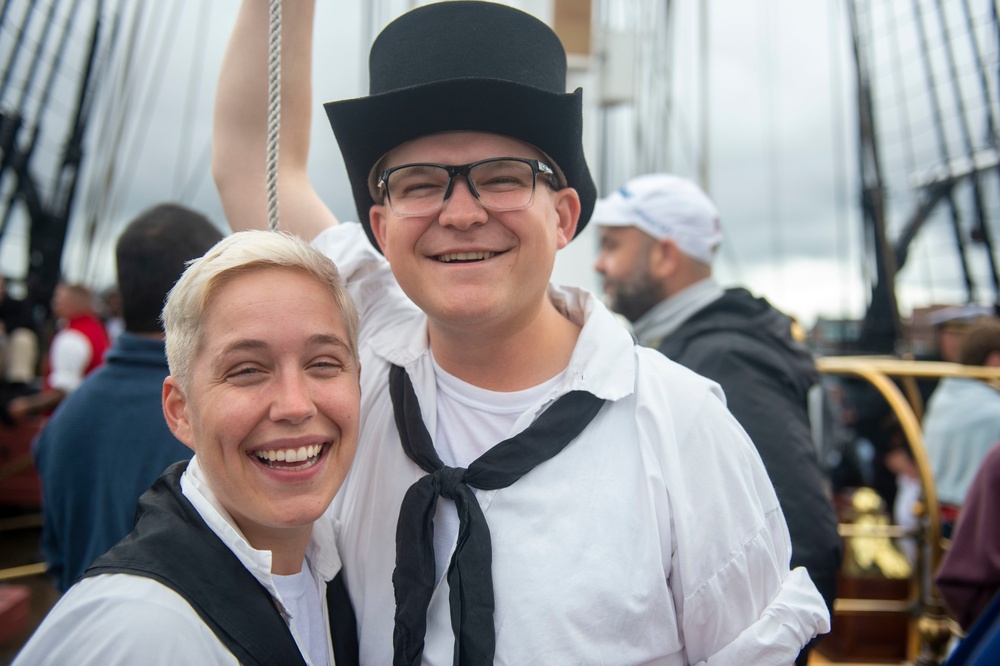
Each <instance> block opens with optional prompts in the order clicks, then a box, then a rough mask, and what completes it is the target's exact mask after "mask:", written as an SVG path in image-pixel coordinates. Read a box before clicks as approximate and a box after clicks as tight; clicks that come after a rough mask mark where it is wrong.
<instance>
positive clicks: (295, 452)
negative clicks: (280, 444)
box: [254, 444, 323, 463]
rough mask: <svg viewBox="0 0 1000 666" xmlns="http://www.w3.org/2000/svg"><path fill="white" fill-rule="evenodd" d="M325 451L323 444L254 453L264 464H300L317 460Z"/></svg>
mask: <svg viewBox="0 0 1000 666" xmlns="http://www.w3.org/2000/svg"><path fill="white" fill-rule="evenodd" d="M322 451H323V446H322V445H321V444H311V445H309V446H300V447H299V448H297V449H271V450H270V451H254V455H255V456H257V457H258V458H259V459H260V460H261V461H262V462H265V463H273V462H284V463H300V462H306V461H309V460H312V459H315V458H316V457H318V456H319V454H320V453H321V452H322Z"/></svg>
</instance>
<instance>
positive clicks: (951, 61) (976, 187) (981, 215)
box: [937, 0, 1000, 293]
mask: <svg viewBox="0 0 1000 666" xmlns="http://www.w3.org/2000/svg"><path fill="white" fill-rule="evenodd" d="M937 7H938V15H939V16H940V18H941V20H940V24H941V38H942V39H943V40H944V47H945V54H946V56H947V62H948V69H949V72H950V73H951V87H952V92H953V93H954V95H955V107H956V109H957V111H958V117H959V123H958V125H959V129H961V133H962V142H963V144H964V145H965V152H966V157H967V159H968V160H969V161H970V163H971V164H972V165H973V170H972V172H971V173H970V174H969V177H970V178H971V179H972V198H973V212H974V214H975V224H976V228H978V229H983V230H985V228H986V211H985V207H984V205H983V191H982V187H981V184H980V180H981V178H980V173H978V172H977V171H976V170H975V159H976V156H975V147H974V146H973V143H972V130H971V128H970V127H969V118H968V115H967V114H966V109H965V100H964V99H963V98H962V90H961V88H960V87H959V81H958V68H957V67H956V65H955V51H954V49H953V42H952V39H951V34H950V30H949V27H948V18H947V16H945V13H944V6H943V4H942V3H941V0H937ZM971 38H972V40H973V42H975V38H976V36H975V35H974V34H973V35H971ZM986 249H987V254H988V258H989V266H990V273H991V277H992V278H993V286H994V293H998V292H1000V280H998V278H997V265H996V259H995V258H994V256H993V252H992V247H991V246H990V244H989V242H988V240H987V245H986Z"/></svg>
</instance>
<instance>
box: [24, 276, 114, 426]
mask: <svg viewBox="0 0 1000 666" xmlns="http://www.w3.org/2000/svg"><path fill="white" fill-rule="evenodd" d="M52 313H53V314H54V315H55V316H56V317H57V318H58V319H59V320H60V321H61V322H62V326H61V328H60V330H59V332H58V333H56V334H55V336H53V338H52V343H51V344H50V345H49V354H48V359H47V360H46V372H45V377H44V381H43V385H42V390H41V391H39V392H38V393H34V394H31V395H26V396H21V397H19V398H15V399H14V400H11V401H10V403H9V404H8V406H7V412H8V414H9V416H10V418H11V419H12V420H13V422H14V423H18V422H20V421H23V420H24V419H26V418H28V417H29V416H32V415H36V414H48V413H51V412H52V410H53V409H55V408H56V406H57V405H58V404H59V403H60V402H62V401H63V399H64V398H65V397H66V396H67V395H69V394H70V393H72V392H73V391H74V390H75V389H76V387H77V386H79V385H80V383H81V382H82V381H83V378H84V377H86V376H87V375H88V374H90V373H91V372H93V371H94V370H95V369H96V368H97V367H98V366H100V365H101V363H103V362H104V353H105V352H106V351H107V350H108V347H109V346H110V342H109V340H108V334H107V331H105V329H104V324H103V323H102V322H101V320H100V318H99V317H98V316H97V314H96V313H95V312H94V309H93V305H92V299H91V294H90V291H89V290H88V289H87V288H86V287H84V286H82V285H74V284H69V283H67V282H60V283H59V284H58V285H57V286H56V291H55V294H54V295H53V297H52Z"/></svg>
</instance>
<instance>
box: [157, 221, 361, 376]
mask: <svg viewBox="0 0 1000 666" xmlns="http://www.w3.org/2000/svg"><path fill="white" fill-rule="evenodd" d="M274 267H284V268H296V269H300V270H302V271H305V272H306V273H307V274H309V275H311V276H312V277H314V278H316V280H317V281H318V282H320V283H322V284H323V285H325V286H326V287H327V288H328V289H329V291H330V296H331V298H332V300H333V302H334V303H335V304H336V305H337V308H338V309H339V310H340V314H341V317H342V318H343V320H344V326H345V328H346V329H347V336H348V340H347V344H348V347H349V349H350V352H351V355H352V356H353V358H354V361H355V362H357V361H358V310H357V307H356V306H355V305H354V301H353V300H352V299H351V296H350V294H348V293H347V290H346V289H345V288H344V284H343V282H342V281H341V279H340V272H339V271H338V270H337V267H336V265H334V263H333V262H332V261H330V259H328V258H327V257H326V256H324V255H323V254H322V253H321V252H319V251H318V250H316V249H315V248H314V247H312V246H311V245H309V244H308V243H306V242H305V241H303V240H302V239H300V238H298V237H297V236H293V235H291V234H286V233H283V232H275V231H240V232H237V233H234V234H232V235H230V236H228V237H226V238H223V239H222V240H221V241H219V242H218V243H216V244H215V245H214V246H213V247H212V248H211V249H210V250H209V251H208V252H206V253H205V255H204V256H203V257H200V258H199V259H193V260H192V261H189V262H188V264H187V269H186V270H185V271H184V273H183V275H181V277H180V279H179V280H178V281H177V284H176V285H174V287H173V289H171V290H170V294H169V295H168V296H167V303H166V305H165V306H164V307H163V314H162V315H161V319H162V320H163V330H164V332H165V333H166V347H167V364H168V365H169V366H170V374H171V375H173V376H174V378H176V379H177V382H178V383H179V384H180V386H181V387H182V389H185V390H186V389H188V388H189V386H190V383H189V382H190V379H191V362H192V361H193V359H194V358H195V356H197V354H198V352H199V351H200V348H201V343H202V334H203V330H202V326H203V323H204V320H205V310H206V308H207V306H208V302H209V300H210V299H211V297H212V295H213V294H214V293H215V292H216V290H218V288H219V287H220V286H221V285H222V284H224V283H225V282H226V281H227V280H228V279H230V278H232V277H235V276H237V275H240V274H244V273H249V272H251V271H255V270H260V269H262V268H274ZM261 316H265V317H266V316H267V313H261Z"/></svg>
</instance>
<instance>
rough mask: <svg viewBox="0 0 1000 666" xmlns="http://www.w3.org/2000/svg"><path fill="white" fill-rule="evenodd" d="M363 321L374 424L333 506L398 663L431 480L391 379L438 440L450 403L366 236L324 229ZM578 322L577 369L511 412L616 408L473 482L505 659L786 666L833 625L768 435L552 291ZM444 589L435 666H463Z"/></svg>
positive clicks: (595, 304)
mask: <svg viewBox="0 0 1000 666" xmlns="http://www.w3.org/2000/svg"><path fill="white" fill-rule="evenodd" d="M313 244H314V246H316V247H317V248H319V249H320V250H321V251H322V252H324V253H325V254H327V255H328V256H330V257H331V258H332V259H333V260H334V262H335V263H336V264H337V267H338V268H339V269H340V272H341V275H342V276H344V279H345V280H346V281H347V287H348V290H349V291H350V293H351V295H352V297H353V298H354V300H355V302H356V303H357V304H358V308H359V310H360V315H361V330H360V340H361V342H360V350H359V351H360V355H361V364H362V367H363V368H364V370H363V371H362V373H361V384H362V386H361V419H362V423H363V424H364V425H363V427H362V428H361V432H360V435H359V441H358V450H357V455H356V456H355V459H354V464H353V466H352V468H351V472H350V473H349V474H348V477H347V479H346V480H345V482H344V485H343V487H341V489H340V492H339V493H338V494H337V497H336V498H335V499H334V503H333V504H332V505H331V507H330V515H331V517H334V518H336V519H338V520H339V521H341V523H342V524H341V531H340V536H339V538H338V546H339V551H340V555H341V557H342V558H343V560H344V574H345V577H346V580H345V582H346V585H347V589H348V591H349V592H350V594H351V598H352V600H353V602H354V606H355V612H356V613H357V618H358V633H359V642H360V649H361V662H362V664H369V665H372V666H382V665H384V664H389V663H391V662H392V633H393V617H394V614H395V600H394V592H393V587H392V572H393V570H394V569H395V562H396V548H395V534H396V527H397V523H398V517H399V506H400V502H401V501H402V498H403V496H404V495H405V493H406V491H407V489H408V488H409V487H410V486H411V485H412V484H413V483H415V482H416V481H418V480H419V479H420V478H422V477H423V476H425V474H426V473H425V472H424V471H423V470H421V469H420V468H419V467H418V466H417V465H416V464H415V463H413V461H411V460H410V459H409V458H408V457H407V456H406V454H405V453H404V452H403V450H402V447H401V445H400V442H399V433H398V431H397V429H396V423H395V419H394V415H393V408H392V402H391V398H390V395H389V386H388V384H389V367H390V365H392V364H394V365H398V366H401V367H403V368H405V370H406V372H407V375H408V376H409V378H410V380H411V382H412V384H413V389H414V392H415V394H416V396H417V399H418V401H419V403H420V409H421V416H422V417H423V421H424V424H425V425H426V427H427V430H428V432H430V433H432V434H434V435H435V436H436V434H437V433H438V421H439V418H440V417H439V410H438V403H439V401H440V400H441V393H442V391H441V390H440V389H439V388H438V378H437V373H435V371H434V363H433V360H432V359H431V357H430V353H429V348H428V337H427V319H426V316H425V315H424V314H423V313H421V312H420V311H419V309H418V308H417V307H416V306H415V305H414V304H413V303H412V302H411V301H410V300H409V299H408V298H407V297H406V295H405V294H404V293H403V292H402V290H401V289H400V288H399V285H398V283H396V281H395V278H394V277H393V275H392V271H391V270H390V268H389V266H388V264H387V263H386V262H385V259H384V258H383V257H381V256H380V255H379V254H378V253H377V252H376V251H375V250H374V249H373V248H372V246H371V244H370V243H369V242H368V239H367V238H366V237H365V235H364V232H363V230H362V228H361V226H360V225H357V224H343V225H340V226H339V227H334V228H331V229H329V230H327V231H324V232H323V233H322V234H320V235H319V236H318V237H317V238H316V239H315V240H314V241H313ZM549 298H550V300H551V301H552V302H553V304H554V305H555V307H556V308H557V309H558V310H559V311H560V312H562V313H563V314H564V315H565V316H566V317H567V318H568V319H570V320H571V321H573V322H576V323H577V324H579V325H581V326H582V330H581V331H580V336H579V338H578V340H577V344H576V348H575V349H574V351H573V354H572V357H571V358H570V362H569V364H568V366H567V368H566V372H565V374H564V375H563V376H562V377H561V379H559V380H558V381H557V382H556V385H555V386H553V387H551V389H550V390H547V391H545V392H544V394H543V395H542V396H541V397H540V398H539V399H537V400H536V401H535V402H534V403H532V404H531V405H530V406H529V407H528V408H527V409H526V410H525V411H524V412H523V413H522V414H520V415H519V416H518V417H517V418H516V419H515V422H514V424H513V425H512V426H511V428H510V431H509V432H507V433H504V438H506V437H509V436H512V435H514V434H516V433H517V432H520V431H522V430H524V429H525V428H526V427H528V425H529V424H530V423H531V422H532V421H534V419H535V418H537V417H538V415H539V414H541V413H542V412H543V411H544V410H545V409H546V408H547V407H548V406H549V405H550V404H551V403H552V402H553V401H554V400H556V399H558V398H559V397H560V396H561V395H563V394H565V393H567V392H569V391H573V390H586V391H589V392H590V393H592V394H594V395H596V396H597V397H599V398H603V399H605V400H606V401H607V402H606V403H605V405H604V407H603V408H602V409H601V411H600V413H598V414H597V416H596V417H595V418H594V420H593V421H591V423H590V424H589V425H588V426H587V428H586V429H585V430H584V432H583V433H582V434H581V435H580V436H579V437H577V438H576V439H575V440H574V441H572V442H570V444H569V445H568V446H567V447H566V448H565V449H564V450H563V451H561V452H560V453H559V454H558V455H557V456H555V457H554V458H552V459H551V460H548V461H545V462H544V463H541V464H540V465H538V466H537V467H535V468H534V469H533V470H531V471H530V472H529V473H528V474H526V475H525V476H523V477H522V478H521V479H519V480H518V481H517V482H516V483H514V484H513V485H511V486H510V487H508V488H502V489H499V490H489V491H482V490H476V491H475V496H476V499H477V500H478V501H479V505H480V508H481V509H482V510H483V514H484V516H485V518H486V520H487V523H488V524H489V528H490V534H491V540H492V545H493V583H494V591H495V598H496V604H495V611H494V615H493V618H494V627H495V629H496V639H497V642H496V659H495V661H496V663H497V664H517V665H518V666H531V665H538V666H543V665H544V666H560V665H562V664H567V665H569V664H574V665H575V664H591V663H615V664H624V663H635V664H639V663H642V664H657V665H659V666H681V665H684V664H698V663H700V662H708V663H711V664H713V666H746V664H789V663H791V662H792V661H793V660H794V659H795V657H796V656H797V655H798V653H799V650H800V648H801V647H802V646H803V645H805V644H806V643H807V642H808V641H809V640H810V639H811V638H812V637H813V636H814V635H816V634H817V633H823V632H826V631H829V613H828V612H827V609H826V604H825V603H824V602H823V598H822V597H821V596H820V594H819V592H818V591H817V590H816V587H815V585H813V583H812V581H811V580H810V579H809V576H808V574H807V573H806V571H805V569H803V568H801V567H799V568H797V569H795V570H794V571H789V566H788V563H789V558H790V555H791V542H790V540H789V537H788V528H787V526H786V525H785V521H784V517H783V516H782V513H781V508H780V506H779V505H778V500H777V497H776V496H775V494H774V489H773V487H772V485H771V482H770V479H769V478H768V475H767V471H766V470H765V469H764V466H763V464H762V463H761V460H760V456H759V455H758V453H757V450H756V448H755V447H754V445H753V443H752V442H751V441H750V440H749V438H748V437H747V435H746V433H745V432H744V431H743V429H742V428H741V427H740V426H739V424H738V423H737V422H736V420H735V419H734V418H733V416H732V414H730V413H729V412H728V410H726V408H725V400H724V397H723V395H722V392H721V390H720V389H719V387H718V385H717V384H715V383H713V382H710V381H709V380H707V379H705V378H704V377H700V376H698V375H696V374H694V373H693V372H691V371H689V370H686V369H685V368H682V367H680V366H679V365H677V364H676V363H673V362H671V361H670V360H668V359H667V358H666V357H664V356H663V354H660V353H659V352H657V351H656V350H652V349H645V348H641V347H636V345H635V344H634V343H633V341H632V338H631V336H630V335H629V334H628V332H626V331H625V330H624V329H623V328H622V327H621V325H620V324H618V322H617V320H616V319H615V317H614V315H612V314H611V313H610V312H609V311H608V310H607V308H605V307H604V306H603V305H602V304H601V303H600V302H599V301H598V299H597V298H596V297H595V296H593V295H592V294H589V293H587V292H585V291H582V290H577V289H562V288H558V287H554V286H553V287H550V289H549ZM448 596H449V587H448V582H447V577H444V578H442V579H440V580H439V581H438V583H437V586H436V588H435V590H434V593H433V596H432V598H431V602H430V607H429V608H428V612H427V632H426V637H425V641H426V642H425V649H424V655H423V656H424V664H426V665H430V666H450V665H451V663H452V660H453V654H454V635H453V632H452V627H451V613H450V607H449V602H448Z"/></svg>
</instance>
